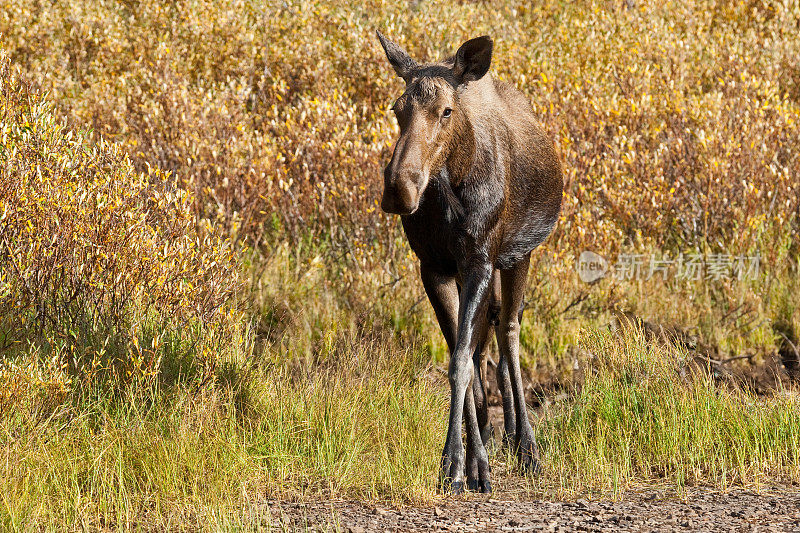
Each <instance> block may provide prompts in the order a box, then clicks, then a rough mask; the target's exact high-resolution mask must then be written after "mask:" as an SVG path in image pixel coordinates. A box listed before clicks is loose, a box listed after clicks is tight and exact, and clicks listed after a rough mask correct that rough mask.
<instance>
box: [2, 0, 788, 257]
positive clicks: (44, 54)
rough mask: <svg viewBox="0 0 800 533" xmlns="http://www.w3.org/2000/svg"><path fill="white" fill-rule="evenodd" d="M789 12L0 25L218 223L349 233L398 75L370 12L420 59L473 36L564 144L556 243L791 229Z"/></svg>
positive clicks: (20, 54)
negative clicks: (486, 44) (490, 48)
mask: <svg viewBox="0 0 800 533" xmlns="http://www.w3.org/2000/svg"><path fill="white" fill-rule="evenodd" d="M798 21H800V8H799V7H798V4H797V2H777V1H774V2H770V1H765V2H750V3H747V2H745V3H736V2H727V1H719V2H717V1H710V0H708V1H699V0H682V1H678V2H671V3H669V4H665V5H663V6H662V5H660V4H652V3H646V2H637V3H635V4H634V5H633V6H632V7H630V8H625V5H624V4H623V3H618V2H598V1H582V2H567V3H565V2H560V1H555V0H550V1H548V2H538V3H536V4H535V5H534V6H531V5H530V4H529V3H525V2H523V3H517V2H502V3H499V4H494V3H483V2H478V3H461V4H456V5H452V4H441V3H435V2H420V3H416V4H414V5H413V6H409V5H407V4H406V3H404V2H400V3H391V2H382V1H378V0H371V1H369V2H366V3H363V2H347V1H343V2H323V1H309V0H304V1H298V2H283V3H267V4H263V3H258V2H250V1H242V0H235V1H234V0H229V1H225V2H176V3H170V4H164V3H162V2H159V1H156V0H148V1H144V2H138V3H136V4H135V5H133V4H129V3H123V2H120V3H118V2H110V1H109V2H82V1H72V2H60V3H55V4H46V5H40V4H39V3H37V2H32V1H31V2H19V3H15V4H14V5H12V6H10V7H9V8H8V9H7V10H5V14H4V15H0V32H2V33H3V34H4V37H5V39H4V41H5V42H4V44H5V46H6V47H7V48H8V49H9V52H10V54H11V57H12V59H13V60H14V61H15V62H16V63H17V64H19V65H20V66H21V67H23V69H24V70H25V72H26V73H27V74H28V75H29V76H30V77H31V78H32V79H33V80H35V83H36V84H37V85H38V86H40V87H42V88H43V89H46V90H48V91H51V93H52V95H53V100H54V101H55V102H57V105H58V107H59V109H60V111H61V112H62V113H64V114H66V115H67V116H69V117H70V118H71V120H73V121H75V122H77V123H80V124H87V125H91V126H92V127H93V128H94V132H95V135H102V136H104V137H106V138H112V139H116V140H119V141H120V142H121V143H122V144H123V145H124V146H126V147H127V150H128V151H129V153H130V154H131V156H132V160H133V161H134V164H135V165H136V166H137V168H139V169H145V168H146V166H147V165H148V164H149V165H153V166H158V167H160V168H162V169H165V170H169V171H171V172H173V173H174V174H175V176H176V177H177V178H178V181H179V183H183V182H185V183H187V186H188V187H189V188H190V189H191V190H193V191H195V192H196V196H195V197H196V199H197V201H198V202H199V208H200V210H201V211H202V213H203V214H204V216H205V217H206V218H209V219H211V220H214V221H216V222H218V223H221V224H222V225H223V226H224V227H226V228H227V231H229V232H231V234H232V235H233V236H235V237H241V236H246V237H248V238H249V239H251V240H252V241H254V242H261V241H263V239H265V238H268V237H269V236H273V237H274V235H275V233H276V231H277V233H278V234H279V235H278V237H281V236H283V235H286V234H288V235H289V236H290V237H293V238H297V237H298V233H302V232H303V231H306V230H309V229H310V230H312V231H315V232H323V233H331V234H334V235H335V236H336V237H337V238H338V240H339V242H342V241H344V240H345V238H344V237H342V236H341V235H340V234H339V233H340V228H344V231H345V232H346V233H347V239H349V240H350V241H351V248H356V246H353V245H352V243H367V244H374V239H378V242H379V243H386V242H387V233H389V234H390V233H391V232H392V229H391V228H392V225H391V224H390V223H389V220H390V219H387V218H386V217H385V216H384V215H382V214H380V213H379V210H376V209H375V207H376V202H375V201H376V199H377V198H378V197H379V194H380V189H381V187H382V183H381V177H380V170H381V167H382V165H383V164H384V163H385V162H386V161H387V159H388V155H389V153H390V152H389V150H390V148H391V143H392V140H393V136H394V135H395V125H394V122H393V119H391V118H390V113H389V112H388V108H389V106H390V105H391V102H392V100H393V98H395V97H397V96H398V95H399V94H400V92H401V91H402V82H401V81H399V80H398V79H396V77H395V76H394V74H393V73H392V72H391V71H390V69H389V68H388V67H387V65H386V61H385V58H384V57H383V56H382V51H381V50H380V47H379V46H378V45H377V43H376V41H375V37H374V30H375V29H376V28H382V29H383V30H384V31H385V33H387V34H388V35H390V36H392V37H393V38H395V39H396V40H397V41H398V42H399V43H400V44H402V45H403V46H405V47H406V48H407V49H408V51H409V52H410V53H411V54H412V55H413V56H414V57H417V58H420V59H425V58H437V57H441V56H443V55H445V54H447V53H452V51H453V50H455V48H456V47H457V45H458V44H459V43H460V42H461V41H462V40H463V39H465V38H467V37H469V36H472V35H475V34H479V33H488V34H491V35H492V36H493V37H494V38H495V40H496V47H495V50H496V51H495V57H494V70H495V72H496V73H497V75H498V76H499V77H501V78H505V79H507V80H509V81H511V82H513V83H514V84H515V85H517V86H518V87H519V88H520V89H521V90H523V91H524V92H526V93H527V94H528V95H529V96H530V98H531V101H532V103H533V105H534V107H535V109H536V112H537V114H538V115H539V116H540V118H541V120H542V121H543V122H544V123H545V124H546V126H547V129H548V130H549V131H550V133H551V134H552V135H553V136H554V137H555V138H556V139H557V142H558V145H559V148H560V151H561V153H562V155H563V159H564V163H565V170H566V181H567V187H566V193H565V199H564V212H563V217H562V221H561V223H560V224H559V226H558V230H557V234H556V237H555V238H554V239H553V240H552V241H551V244H550V245H549V248H548V250H549V251H550V252H554V251H556V250H569V251H570V253H569V254H568V255H570V256H571V255H572V251H575V250H580V249H583V248H587V247H592V248H595V249H601V250H604V251H606V252H609V253H611V252H616V251H618V250H619V249H620V248H624V247H637V246H638V247H646V246H653V247H665V248H672V249H675V248H678V247H691V248H697V249H702V250H704V251H708V250H717V251H719V249H721V248H725V249H726V250H731V251H746V250H752V249H753V248H756V247H761V248H764V249H765V251H771V250H782V249H784V248H785V246H784V245H785V244H786V241H787V240H790V239H792V238H795V237H796V235H797V212H798V201H797V197H798V195H797V184H796V176H797V175H798V171H799V170H800V160H799V159H798V156H797V153H798V138H800V135H798V133H799V132H798V120H799V118H798V117H800V115H799V113H800V102H799V101H798V99H797V97H796V82H797V57H798V53H799V52H800V45H798V42H797V40H796V39H794V38H792V36H793V35H795V34H796V31H797V30H798V28H799V27H800V26H798V24H799V23H798ZM67 29H68V30H69V31H67ZM387 224H388V225H389V229H388V230H387ZM795 240H796V239H795ZM778 241H780V243H779V244H781V246H775V247H770V246H765V243H766V242H770V243H778ZM373 247H374V246H367V247H366V249H365V250H363V251H361V252H355V255H357V256H358V259H359V260H360V261H361V262H362V263H363V264H364V265H370V264H374V259H371V258H370V256H369V253H370V249H371V248H373ZM775 253H777V252H775ZM556 257H562V256H558V255H557V256H556ZM771 259H775V260H779V259H778V258H776V257H773V258H771Z"/></svg>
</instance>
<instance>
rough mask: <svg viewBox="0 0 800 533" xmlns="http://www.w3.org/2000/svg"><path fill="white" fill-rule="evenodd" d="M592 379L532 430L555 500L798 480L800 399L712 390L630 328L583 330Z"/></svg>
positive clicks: (792, 394) (697, 373) (673, 354)
mask: <svg viewBox="0 0 800 533" xmlns="http://www.w3.org/2000/svg"><path fill="white" fill-rule="evenodd" d="M585 343H586V348H587V349H588V350H589V352H590V353H591V354H592V356H593V357H592V359H591V363H590V370H589V372H588V374H587V376H586V379H585V381H584V383H583V385H582V386H581V388H580V390H579V391H578V392H577V394H576V396H575V398H574V399H573V400H571V401H570V402H568V403H567V404H566V405H562V406H559V407H558V408H557V409H555V410H554V411H553V412H551V413H550V414H549V415H548V416H547V417H546V420H545V421H544V423H543V424H542V425H541V426H540V427H539V435H540V439H541V441H542V445H543V448H544V449H545V454H546V457H547V465H548V469H549V473H548V475H547V477H548V478H550V479H546V480H545V482H546V483H554V484H555V486H556V487H557V488H558V489H559V490H561V491H567V492H569V491H570V490H572V491H575V492H586V491H598V492H608V491H612V492H619V491H621V490H624V489H626V488H628V487H630V486H632V485H635V484H637V483H638V484H642V483H659V484H668V485H671V486H673V487H674V488H676V489H678V490H682V489H683V488H684V487H685V486H687V485H709V486H714V487H729V486H731V485H734V484H741V485H757V484H759V483H761V482H763V481H765V480H767V479H769V480H773V481H775V480H783V481H796V480H797V479H798V476H800V395H798V393H797V391H796V390H779V391H777V392H776V394H775V395H774V396H772V397H760V396H757V395H755V394H753V393H752V392H748V391H747V390H742V389H738V388H733V389H732V388H730V387H728V386H724V385H719V384H716V383H715V381H714V380H713V378H712V375H711V372H710V370H709V369H707V368H703V367H702V366H700V367H698V366H694V365H688V364H687V361H688V359H689V358H688V356H687V355H686V354H684V353H681V352H680V351H677V350H676V349H674V348H670V347H663V346H658V345H657V344H654V343H652V342H649V341H646V340H645V337H644V335H643V334H642V333H641V331H638V330H635V329H631V330H628V331H626V332H625V333H624V335H623V336H622V338H619V336H618V335H617V334H614V333H610V332H604V331H590V332H588V333H587V336H586V341H585Z"/></svg>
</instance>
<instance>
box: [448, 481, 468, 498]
mask: <svg viewBox="0 0 800 533" xmlns="http://www.w3.org/2000/svg"><path fill="white" fill-rule="evenodd" d="M447 492H448V493H450V494H451V495H452V496H458V495H459V494H463V493H464V482H463V481H453V482H452V483H450V490H448V491H447Z"/></svg>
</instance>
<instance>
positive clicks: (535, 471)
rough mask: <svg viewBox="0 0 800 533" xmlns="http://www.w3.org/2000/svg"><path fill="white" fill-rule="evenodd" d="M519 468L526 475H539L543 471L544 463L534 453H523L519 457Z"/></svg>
mask: <svg viewBox="0 0 800 533" xmlns="http://www.w3.org/2000/svg"><path fill="white" fill-rule="evenodd" d="M519 469H520V471H521V473H522V474H523V475H525V476H538V475H539V474H541V473H542V463H541V461H539V458H538V457H536V456H534V455H533V454H530V453H523V454H521V456H520V458H519Z"/></svg>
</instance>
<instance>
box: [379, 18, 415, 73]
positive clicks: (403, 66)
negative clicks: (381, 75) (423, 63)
mask: <svg viewBox="0 0 800 533" xmlns="http://www.w3.org/2000/svg"><path fill="white" fill-rule="evenodd" d="M375 33H377V34H378V40H379V41H380V42H381V46H383V51H384V52H386V57H387V58H388V59H389V63H391V64H392V67H394V71H395V72H397V75H398V76H400V77H401V78H403V79H404V80H405V81H408V77H409V75H410V74H411V70H412V69H413V68H414V67H416V66H417V62H416V61H414V60H413V59H411V58H410V57H409V56H408V54H407V53H406V51H405V50H403V49H402V48H400V46H399V45H397V44H395V43H393V42H392V41H390V40H389V39H387V38H386V37H385V36H384V35H383V34H382V33H381V32H379V31H377V30H375Z"/></svg>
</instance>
